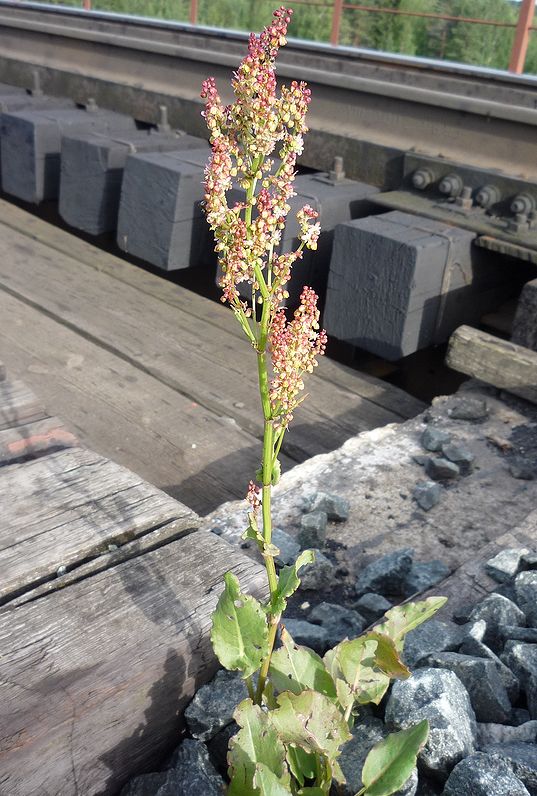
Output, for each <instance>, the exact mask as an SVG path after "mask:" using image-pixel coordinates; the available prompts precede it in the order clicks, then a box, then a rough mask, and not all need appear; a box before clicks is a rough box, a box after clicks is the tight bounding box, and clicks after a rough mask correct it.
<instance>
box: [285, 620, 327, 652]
mask: <svg viewBox="0 0 537 796" xmlns="http://www.w3.org/2000/svg"><path fill="white" fill-rule="evenodd" d="M284 624H285V627H286V629H287V631H288V632H289V633H290V634H291V636H292V638H293V641H295V642H296V643H297V644H301V645H303V646H304V647H309V648H310V649H312V650H314V651H315V652H318V653H319V655H324V653H325V652H326V650H327V649H328V646H329V637H328V632H327V631H326V630H325V628H324V627H321V626H320V625H314V624H313V623H312V622H306V620H305V619H286V620H285V622H284Z"/></svg>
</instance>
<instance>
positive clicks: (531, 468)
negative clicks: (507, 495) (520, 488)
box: [509, 456, 537, 481]
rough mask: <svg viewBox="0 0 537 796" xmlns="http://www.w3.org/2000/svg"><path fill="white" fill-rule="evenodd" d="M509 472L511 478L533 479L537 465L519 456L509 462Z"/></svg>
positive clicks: (536, 473)
mask: <svg viewBox="0 0 537 796" xmlns="http://www.w3.org/2000/svg"><path fill="white" fill-rule="evenodd" d="M509 472H510V473H511V475H512V476H513V478H517V479H520V480H521V481H533V480H534V478H535V476H536V475H537V465H536V464H535V462H533V461H532V460H531V459H525V458H523V457H522V456H520V457H517V458H516V459H514V460H513V461H512V462H511V464H510V465H509Z"/></svg>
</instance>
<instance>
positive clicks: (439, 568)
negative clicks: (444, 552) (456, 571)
mask: <svg viewBox="0 0 537 796" xmlns="http://www.w3.org/2000/svg"><path fill="white" fill-rule="evenodd" d="M450 573H451V570H450V569H449V567H447V566H446V565H445V564H444V563H443V562H442V561H427V562H421V561H415V562H414V563H413V564H412V569H411V570H410V572H409V573H408V575H407V576H406V579H405V586H404V589H403V595H404V596H405V597H410V596H411V595H413V594H419V593H421V592H423V591H426V590H427V589H430V588H431V587H432V586H435V585H436V584H437V583H440V581H441V580H444V578H447V576H448V575H449V574H450Z"/></svg>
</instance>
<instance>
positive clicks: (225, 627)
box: [202, 7, 444, 796]
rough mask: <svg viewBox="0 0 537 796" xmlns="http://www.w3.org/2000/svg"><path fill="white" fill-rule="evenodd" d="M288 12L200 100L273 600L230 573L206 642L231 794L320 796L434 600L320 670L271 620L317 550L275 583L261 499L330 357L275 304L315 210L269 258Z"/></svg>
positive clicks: (278, 207)
mask: <svg viewBox="0 0 537 796" xmlns="http://www.w3.org/2000/svg"><path fill="white" fill-rule="evenodd" d="M291 14H292V12H291V11H290V10H289V9H286V8H285V7H281V8H279V9H278V10H276V11H275V12H274V15H273V20H272V23H271V24H270V25H269V26H268V27H266V28H265V30H264V31H263V32H262V33H261V34H260V35H259V36H255V35H254V34H252V35H251V36H250V39H249V44H248V54H247V55H246V57H245V58H244V59H243V61H242V62H241V64H240V66H239V68H238V70H237V72H236V73H235V74H234V76H233V80H232V88H233V92H234V95H235V102H234V103H233V104H231V105H226V106H224V105H223V104H222V102H221V99H220V97H219V94H218V91H217V88H216V83H215V81H214V78H208V79H207V80H205V81H204V83H203V89H202V97H203V98H204V99H205V103H206V104H205V112H204V115H205V119H206V122H207V126H208V129H209V133H210V141H211V146H212V154H211V156H210V159H209V162H208V164H207V167H206V171H205V210H206V214H207V220H208V223H209V225H210V227H211V229H212V230H213V232H214V236H215V240H216V247H215V248H216V251H217V252H218V255H219V262H220V267H221V273H222V277H221V286H222V288H223V297H222V300H223V301H224V302H227V303H228V304H229V305H230V307H231V309H232V310H233V312H234V314H235V317H236V318H237V320H238V322H239V324H240V325H241V327H242V329H243V331H244V334H245V335H246V337H247V339H248V340H249V342H250V344H251V345H252V346H253V348H254V349H255V351H256V354H257V370H258V381H259V392H260V397H261V406H262V411H263V418H264V434H263V455H262V464H261V468H260V469H259V470H258V472H257V473H256V479H255V480H252V481H251V482H250V484H249V487H248V494H247V499H248V501H249V503H250V512H249V514H248V527H247V529H246V531H245V533H244V538H245V539H249V540H252V541H253V542H254V543H255V544H257V546H258V548H259V551H260V553H261V555H262V557H263V560H264V563H265V567H266V571H267V578H268V586H269V597H268V600H267V601H266V602H265V603H261V602H260V601H258V600H256V599H255V598H253V597H252V596H250V595H247V594H244V593H242V592H241V590H240V585H239V582H238V580H237V578H236V577H235V575H234V574H233V573H231V572H228V573H227V574H226V575H225V577H224V581H225V588H224V591H223V593H222V595H221V597H220V600H219V602H218V606H217V608H216V611H215V613H214V614H213V624H212V633H211V638H212V643H213V647H214V650H215V653H216V655H217V657H218V659H219V660H220V662H221V663H222V665H223V666H225V667H226V668H227V669H230V670H238V671H240V672H241V674H242V677H243V678H244V680H245V682H246V686H247V688H248V694H249V697H248V699H245V700H244V701H243V702H241V704H240V705H239V706H238V708H237V710H236V712H235V719H236V721H237V724H238V725H239V727H240V729H239V731H238V732H237V734H236V735H235V737H234V738H233V739H232V741H231V744H230V750H229V754H228V763H229V777H230V786H229V790H228V793H229V796H263V795H264V794H266V795H267V796H269V794H270V795H271V796H282V795H283V796H285V794H295V795H296V796H298V795H300V796H308V794H309V796H323V794H328V793H329V791H330V788H331V785H332V780H333V779H334V780H336V781H337V782H343V781H344V777H343V774H342V771H341V769H340V767H339V765H338V762H337V757H338V755H339V753H340V750H341V746H342V745H343V744H344V743H345V742H346V741H347V740H348V739H349V738H350V737H351V735H350V729H351V728H352V724H353V721H354V718H355V712H356V709H357V706H361V705H364V704H366V703H367V702H373V703H375V704H378V703H379V702H380V700H381V699H382V697H383V695H384V694H385V692H386V690H387V688H388V685H389V683H390V678H394V677H408V676H409V675H410V672H409V671H408V669H407V668H406V666H405V665H404V664H403V663H402V661H401V659H400V653H401V650H402V646H403V640H404V636H405V634H406V633H407V632H408V631H409V630H411V629H412V628H414V627H416V626H417V625H419V624H420V623H421V622H423V621H424V620H425V619H427V618H428V617H429V616H432V614H433V613H435V611H436V610H438V608H439V607H440V606H441V605H442V604H443V602H444V600H443V598H431V599H429V600H425V601H423V602H421V603H417V604H415V605H412V604H410V605H405V606H402V607H399V608H394V609H392V610H391V611H389V612H388V614H387V615H386V617H385V621H384V622H383V623H382V624H381V625H379V626H378V627H376V628H375V629H374V630H373V631H370V632H369V633H366V634H365V635H363V636H360V637H359V638H357V639H354V640H351V641H349V640H345V641H342V642H341V643H340V644H338V645H337V646H336V647H335V648H334V649H333V650H330V651H329V652H328V653H327V654H326V655H325V657H324V659H321V658H320V657H319V656H318V655H317V654H316V653H315V652H313V651H312V650H310V649H308V648H307V647H301V646H298V645H296V644H295V643H294V641H293V639H292V638H291V636H290V634H289V633H288V632H287V631H286V630H285V627H284V626H283V624H282V622H281V618H282V614H283V612H284V610H285V608H286V603H287V600H288V598H289V597H290V596H291V595H292V594H293V593H294V592H295V591H296V589H297V588H298V586H299V585H300V578H299V570H300V568H301V567H303V566H304V565H306V564H311V563H312V562H313V552H312V551H311V550H306V551H303V552H302V553H301V554H300V555H299V557H298V558H297V560H296V561H295V563H294V564H293V565H292V566H286V567H283V568H282V569H281V570H280V572H279V573H277V571H276V566H275V563H274V557H275V556H276V555H277V554H278V552H279V551H278V550H277V548H276V547H275V546H274V544H273V543H272V525H271V492H272V487H273V486H274V485H275V484H276V483H277V482H278V479H279V476H280V464H279V459H278V457H279V453H280V450H281V446H282V442H283V439H284V435H285V432H286V430H287V428H288V426H289V423H290V422H291V420H292V418H293V412H294V410H295V409H296V407H297V406H298V405H299V404H300V402H301V401H302V400H303V398H302V397H301V393H302V390H303V389H304V383H303V378H304V375H305V374H306V373H310V372H312V371H313V369H314V367H315V366H316V364H317V357H318V356H320V355H322V354H323V353H324V350H325V347H326V333H325V332H324V330H321V329H320V327H319V310H318V308H317V296H316V294H315V292H314V291H313V290H312V289H311V288H309V287H304V289H303V291H302V294H301V297H300V304H299V306H298V308H297V309H296V310H295V312H294V315H293V317H292V318H291V319H288V318H287V316H286V312H285V309H284V308H283V306H282V305H283V303H284V302H285V300H286V299H287V298H288V293H287V290H286V285H287V283H288V281H289V278H290V275H291V268H292V266H293V264H294V263H295V262H296V261H298V260H300V258H301V256H302V252H303V249H304V248H309V249H315V248H316V247H317V240H318V237H319V234H320V225H319V223H318V221H317V216H318V214H317V212H316V211H315V210H314V209H313V208H311V207H310V206H309V205H305V206H304V207H303V208H302V209H301V210H300V211H299V212H298V214H297V219H298V224H299V229H300V237H299V244H298V247H297V249H296V250H295V251H292V252H287V253H284V254H282V253H279V244H280V242H281V238H282V231H283V229H284V227H285V219H286V216H287V214H288V213H289V211H290V207H289V204H288V202H289V200H290V198H291V197H292V196H294V195H295V194H294V191H293V180H294V177H295V167H296V161H297V157H298V155H300V154H301V152H302V148H303V135H304V133H306V132H307V127H306V122H305V119H306V113H307V110H308V105H309V103H310V99H311V95H310V90H309V89H308V87H307V85H306V84H305V83H303V82H301V83H298V82H296V81H293V82H292V83H291V84H290V86H282V87H281V89H280V90H279V91H278V88H277V84H276V74H275V59H276V56H277V54H278V50H279V48H280V47H281V46H283V45H284V44H285V43H286V34H287V26H288V24H289V22H290V18H291ZM233 196H235V200H233V198H232V197H233ZM237 197H238V198H237ZM239 286H240V287H241V291H242V292H239ZM245 293H246V294H247V295H248V300H246V299H245V298H244V294H245ZM279 628H280V630H281V633H280V639H281V646H280V648H279V649H276V648H275V647H276V641H277V635H278V629H279ZM427 734H428V725H427V722H426V721H424V722H421V723H420V724H418V725H416V726H415V727H411V728H410V729H408V730H403V731H402V732H399V733H395V734H393V735H391V736H388V738H387V739H385V740H384V741H383V742H382V743H381V744H379V745H378V746H377V747H375V748H374V749H373V750H372V751H371V752H370V754H369V755H368V757H367V760H366V763H365V765H364V769H363V773H362V779H363V785H364V787H363V788H362V790H360V794H364V795H365V794H367V796H388V795H389V794H392V793H394V792H395V791H396V790H397V789H398V788H400V787H401V785H402V784H404V782H405V781H406V779H407V778H408V776H409V775H410V773H411V771H412V768H413V766H414V765H415V762H416V755H417V753H418V751H419V749H420V748H421V746H422V745H423V744H424V743H425V741H426V738H427Z"/></svg>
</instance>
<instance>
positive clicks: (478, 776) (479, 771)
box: [442, 752, 529, 796]
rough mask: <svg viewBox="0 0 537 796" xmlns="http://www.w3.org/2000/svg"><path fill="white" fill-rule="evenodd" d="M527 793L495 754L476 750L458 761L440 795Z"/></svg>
mask: <svg viewBox="0 0 537 796" xmlns="http://www.w3.org/2000/svg"><path fill="white" fill-rule="evenodd" d="M470 795H471V796H529V793H528V791H527V789H526V788H525V787H524V785H523V783H522V782H521V781H520V780H519V779H518V777H517V776H516V775H515V774H513V772H512V770H511V768H510V767H509V766H508V765H507V763H506V762H505V761H503V760H501V759H499V758H498V757H495V756H493V755H489V754H483V753H482V752H477V753H476V754H473V755H470V756H469V757H467V758H466V759H465V760H462V761H461V762H460V763H458V764H457V765H456V766H455V768H454V769H453V771H452V772H451V774H450V775H449V778H448V781H447V782H446V787H445V788H444V790H443V792H442V796H470Z"/></svg>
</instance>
